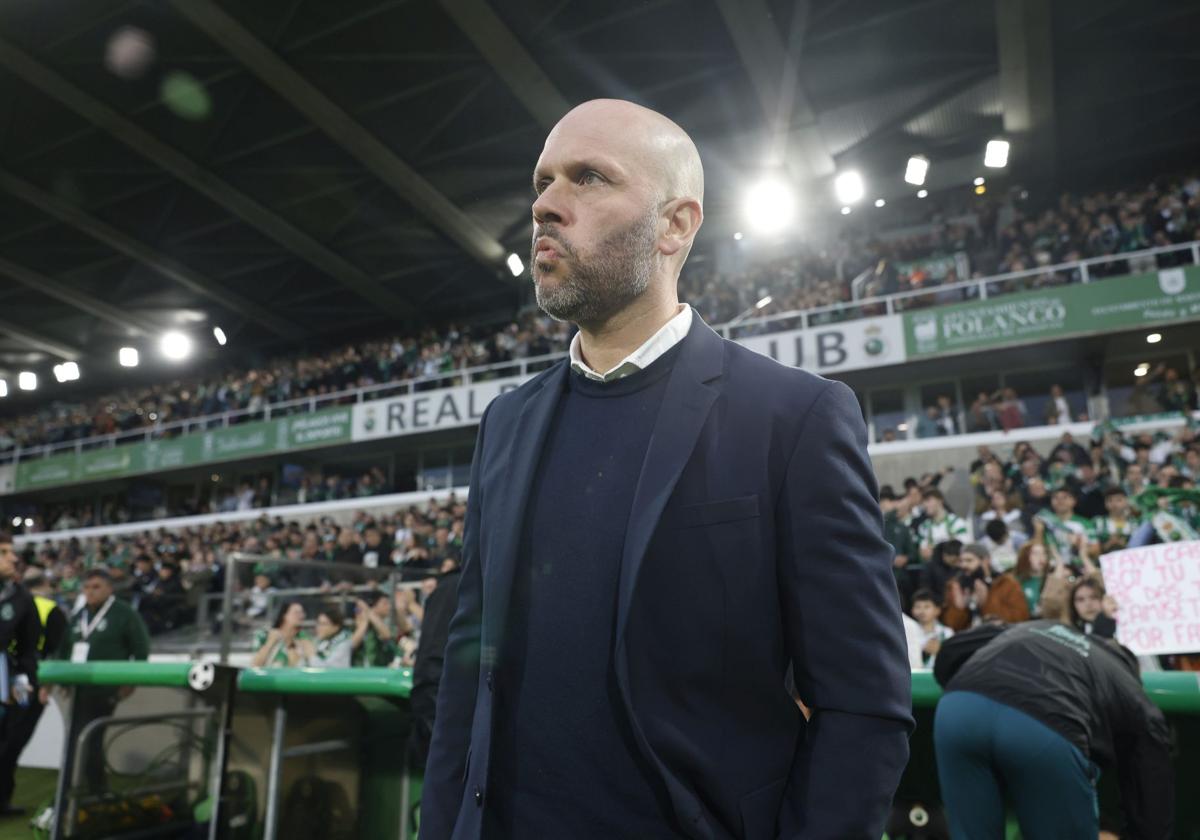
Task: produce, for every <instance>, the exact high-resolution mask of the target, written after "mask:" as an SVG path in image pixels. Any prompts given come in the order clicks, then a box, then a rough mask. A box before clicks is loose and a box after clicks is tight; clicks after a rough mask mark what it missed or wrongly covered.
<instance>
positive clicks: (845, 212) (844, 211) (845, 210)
mask: <svg viewBox="0 0 1200 840" xmlns="http://www.w3.org/2000/svg"><path fill="white" fill-rule="evenodd" d="M842 215H843V216H849V215H850V208H849V207H843V208H842Z"/></svg>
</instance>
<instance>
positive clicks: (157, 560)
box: [21, 495, 466, 665]
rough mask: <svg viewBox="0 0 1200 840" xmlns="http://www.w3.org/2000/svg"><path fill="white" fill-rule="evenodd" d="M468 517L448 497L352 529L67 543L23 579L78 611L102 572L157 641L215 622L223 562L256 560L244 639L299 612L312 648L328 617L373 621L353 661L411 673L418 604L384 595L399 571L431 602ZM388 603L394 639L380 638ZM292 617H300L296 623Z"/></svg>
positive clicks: (230, 525) (213, 528)
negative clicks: (32, 579)
mask: <svg viewBox="0 0 1200 840" xmlns="http://www.w3.org/2000/svg"><path fill="white" fill-rule="evenodd" d="M465 515H466V504H465V502H463V501H461V500H458V499H456V498H455V497H454V496H453V495H451V496H450V497H449V498H448V499H447V500H445V501H443V502H436V501H432V500H431V501H430V502H428V503H427V504H426V505H424V506H413V507H410V508H407V509H403V510H398V511H395V512H393V513H389V514H384V515H380V514H375V513H368V512H365V511H358V512H357V513H355V514H354V516H353V519H352V521H350V522H348V523H345V524H338V523H337V522H335V521H334V520H333V519H332V518H330V517H322V518H320V519H317V520H315V521H311V522H307V523H302V522H300V521H299V520H289V521H285V520H283V519H281V518H278V517H275V518H268V517H266V516H263V517H260V518H258V519H254V520H250V521H246V522H217V523H214V524H211V525H204V526H198V527H194V528H185V529H182V530H176V531H169V530H167V529H163V528H160V529H157V530H153V531H150V530H148V531H145V532H141V533H138V534H133V535H128V536H120V537H110V536H104V537H92V538H88V539H83V540H80V539H78V538H72V539H66V540H61V541H53V542H49V543H42V544H40V545H39V546H37V547H36V548H35V547H33V546H29V547H27V548H26V549H24V550H23V551H22V552H21V560H22V563H23V565H24V567H25V574H28V575H36V576H37V577H39V578H40V579H43V580H45V581H48V582H50V583H51V584H52V587H51V589H49V590H48V594H50V596H51V597H53V598H55V599H56V600H57V601H58V602H59V603H60V604H61V605H62V606H63V607H64V608H65V609H66V610H67V611H68V612H71V611H72V610H73V609H74V608H75V607H76V606H77V604H78V601H79V598H80V597H81V590H80V586H81V582H82V580H83V576H84V574H85V573H86V572H87V570H88V569H91V568H95V567H104V568H106V569H107V570H108V571H109V574H110V575H111V576H112V578H113V580H114V582H115V585H116V589H117V592H118V593H119V594H120V596H121V597H123V598H125V599H127V600H129V601H130V602H131V603H132V604H133V606H134V607H135V608H136V609H137V611H138V612H139V613H140V614H141V616H142V618H143V619H144V621H145V623H146V625H147V627H148V628H149V630H150V632H151V634H152V635H159V634H162V633H167V632H169V631H172V630H177V629H179V628H183V627H188V626H191V625H195V624H196V622H197V621H198V620H201V619H202V618H204V617H205V616H207V620H209V621H216V620H217V619H216V616H217V613H218V611H219V609H220V603H219V602H220V598H219V596H220V594H221V593H222V592H223V591H224V586H225V580H224V574H225V564H224V562H223V561H224V559H225V558H226V557H227V556H228V555H230V554H233V553H235V552H240V553H242V554H245V555H248V556H249V557H250V558H254V559H253V560H252V561H250V562H248V563H247V564H244V565H243V566H242V569H243V572H242V573H239V580H238V581H237V582H236V588H237V592H238V601H237V614H236V622H237V626H238V627H239V628H240V629H241V630H245V631H247V632H251V633H252V632H254V631H256V630H258V631H262V632H261V634H260V635H262V640H261V641H260V642H259V644H258V645H256V649H261V647H262V645H263V644H265V643H266V637H267V636H268V635H270V632H269V631H270V630H271V629H279V627H280V623H281V622H283V623H286V622H287V621H289V620H291V619H289V618H287V613H288V611H289V610H291V608H292V606H293V605H298V606H299V607H300V612H302V613H305V617H301V618H299V619H298V623H297V627H295V628H293V629H295V630H300V631H303V634H302V635H301V636H300V638H311V634H310V631H309V627H310V625H312V624H313V622H314V621H315V620H316V619H318V617H319V616H321V615H324V616H325V617H326V619H330V618H334V619H336V622H337V623H338V624H339V625H342V626H344V624H345V623H346V622H359V623H360V624H361V623H362V622H367V623H368V624H369V626H370V627H371V628H372V630H373V632H374V636H372V635H371V634H367V636H368V637H370V638H375V639H376V641H377V642H378V646H377V647H375V648H373V653H372V654H371V655H370V656H369V657H366V658H365V659H360V658H359V657H358V656H355V657H354V660H355V662H356V663H357V664H375V665H388V664H392V663H393V662H395V663H396V664H402V663H404V664H408V663H411V660H412V656H413V654H414V652H415V649H416V641H417V635H418V633H419V629H420V617H421V599H419V598H417V597H415V596H414V593H413V590H412V588H405V589H398V590H397V591H396V592H395V593H394V596H393V597H392V598H387V597H386V596H385V594H384V588H385V587H384V584H386V582H387V581H388V579H389V578H391V577H394V576H396V575H394V574H392V573H393V572H398V578H399V579H400V580H401V581H402V582H416V581H419V582H420V583H421V589H422V591H423V592H424V593H425V594H428V593H429V592H431V591H432V590H433V589H434V588H436V586H437V582H438V580H439V579H440V578H441V577H442V576H444V575H446V574H451V573H453V572H454V571H455V570H457V568H458V564H459V562H460V560H461V552H462V540H463V523H464V518H465ZM326 564H331V565H326ZM206 599H207V601H208V603H207V604H206V605H204V608H203V609H202V605H201V601H203V600H206ZM393 604H394V608H395V615H394V629H395V632H394V633H393V632H392V631H390V630H389V631H388V632H387V633H383V631H382V629H381V628H382V627H383V626H384V624H385V623H386V622H388V621H389V620H391V619H390V618H389V616H390V615H391V611H392V609H393ZM344 608H346V609H344ZM291 611H292V618H296V616H297V615H298V613H297V612H296V611H295V610H291ZM331 611H333V612H331ZM371 611H374V612H373V613H372V615H373V616H374V617H373V618H371V617H370V616H368V613H371ZM271 624H274V627H271V626H269V625H271ZM317 629H318V630H319V629H321V628H320V627H318V628H317ZM347 629H348V628H347ZM364 633H365V631H364ZM353 636H354V633H353V632H350V637H353ZM360 641H361V640H360ZM314 644H316V642H315V641H314ZM359 647H360V645H359V644H358V643H356V644H355V645H354V649H355V650H358V649H359ZM389 654H390V655H389ZM385 659H386V661H384V660H385ZM285 660H286V657H284V658H283V659H279V660H276V659H275V658H272V659H271V662H272V663H273V664H284V661H285Z"/></svg>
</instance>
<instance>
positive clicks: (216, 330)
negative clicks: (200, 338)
mask: <svg viewBox="0 0 1200 840" xmlns="http://www.w3.org/2000/svg"><path fill="white" fill-rule="evenodd" d="M213 338H215V339H216V340H217V344H220V345H221V346H222V347H224V346H225V342H227V341H228V340H229V339H228V338H226V337H225V330H223V329H221V328H220V327H213Z"/></svg>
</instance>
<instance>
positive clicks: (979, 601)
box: [942, 543, 1029, 631]
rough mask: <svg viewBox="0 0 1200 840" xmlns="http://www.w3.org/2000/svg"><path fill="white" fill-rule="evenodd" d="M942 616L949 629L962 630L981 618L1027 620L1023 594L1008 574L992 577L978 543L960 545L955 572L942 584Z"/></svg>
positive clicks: (984, 552)
mask: <svg viewBox="0 0 1200 840" xmlns="http://www.w3.org/2000/svg"><path fill="white" fill-rule="evenodd" d="M944 605H945V606H944V609H943V612H942V619H943V621H944V622H945V623H946V626H948V627H950V628H952V629H953V630H956V631H957V630H966V629H967V628H968V627H974V626H975V625H976V624H978V623H979V622H980V621H982V620H984V619H995V620H999V621H1007V622H1014V621H1028V620H1029V608H1028V607H1027V606H1026V604H1025V597H1024V594H1023V593H1022V592H1021V587H1020V585H1019V584H1018V583H1017V581H1016V579H1015V578H1014V577H1013V576H1012V575H1011V574H1003V575H999V576H995V577H993V574H992V568H991V557H990V556H989V554H988V550H987V548H986V547H984V546H983V545H980V544H979V543H972V544H971V545H967V546H963V550H962V559H961V561H960V563H959V574H958V575H957V576H956V577H953V578H951V579H950V581H949V583H947V585H946V596H945V600H944Z"/></svg>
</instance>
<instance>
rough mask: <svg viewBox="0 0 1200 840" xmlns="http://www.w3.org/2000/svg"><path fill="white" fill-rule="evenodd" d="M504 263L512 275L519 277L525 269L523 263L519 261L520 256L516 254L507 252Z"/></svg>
mask: <svg viewBox="0 0 1200 840" xmlns="http://www.w3.org/2000/svg"><path fill="white" fill-rule="evenodd" d="M504 263H505V265H507V266H508V270H509V271H511V272H512V276H513V277H520V276H521V274H522V273H524V271H525V263H523V262H521V258H520V257H518V256H517V255H516V254H509V255H508V259H507V260H505V261H504Z"/></svg>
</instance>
